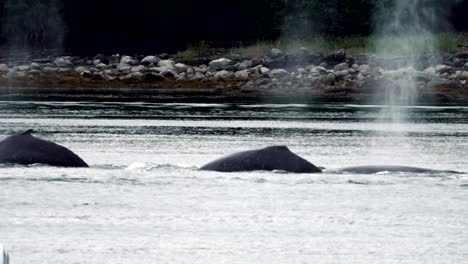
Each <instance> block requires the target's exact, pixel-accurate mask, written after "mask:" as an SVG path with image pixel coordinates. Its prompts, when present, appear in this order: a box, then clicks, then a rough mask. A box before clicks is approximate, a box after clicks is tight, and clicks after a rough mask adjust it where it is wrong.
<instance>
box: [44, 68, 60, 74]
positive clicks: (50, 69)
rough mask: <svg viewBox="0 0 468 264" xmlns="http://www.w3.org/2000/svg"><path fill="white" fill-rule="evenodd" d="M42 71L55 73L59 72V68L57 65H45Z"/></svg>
mask: <svg viewBox="0 0 468 264" xmlns="http://www.w3.org/2000/svg"><path fill="white" fill-rule="evenodd" d="M42 71H43V72H45V73H54V72H57V71H58V69H57V68H55V67H44V68H43V69H42Z"/></svg>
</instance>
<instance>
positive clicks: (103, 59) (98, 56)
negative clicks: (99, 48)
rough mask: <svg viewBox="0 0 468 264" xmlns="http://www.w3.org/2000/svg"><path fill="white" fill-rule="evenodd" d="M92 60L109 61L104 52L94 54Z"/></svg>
mask: <svg viewBox="0 0 468 264" xmlns="http://www.w3.org/2000/svg"><path fill="white" fill-rule="evenodd" d="M93 60H94V61H97V60H99V61H100V62H101V63H105V64H107V63H109V58H108V57H107V56H106V55H104V54H97V55H96V56H94V58H93ZM98 64H99V63H98Z"/></svg>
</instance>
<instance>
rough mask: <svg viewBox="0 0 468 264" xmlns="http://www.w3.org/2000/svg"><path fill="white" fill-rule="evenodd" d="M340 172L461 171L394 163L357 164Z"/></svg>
mask: <svg viewBox="0 0 468 264" xmlns="http://www.w3.org/2000/svg"><path fill="white" fill-rule="evenodd" d="M338 172H343V173H358V174H375V173H379V172H408V173H460V172H457V171H450V170H447V171H445V170H431V169H426V168H418V167H410V166H394V165H369V166H356V167H347V168H343V169H339V170H338Z"/></svg>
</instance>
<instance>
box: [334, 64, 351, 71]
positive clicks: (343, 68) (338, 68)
mask: <svg viewBox="0 0 468 264" xmlns="http://www.w3.org/2000/svg"><path fill="white" fill-rule="evenodd" d="M333 70H334V71H346V70H349V64H348V63H346V62H343V63H340V64H337V65H335V67H333Z"/></svg>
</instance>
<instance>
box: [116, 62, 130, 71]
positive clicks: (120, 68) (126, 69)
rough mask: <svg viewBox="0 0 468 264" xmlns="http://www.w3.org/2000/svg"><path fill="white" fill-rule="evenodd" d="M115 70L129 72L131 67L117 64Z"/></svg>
mask: <svg viewBox="0 0 468 264" xmlns="http://www.w3.org/2000/svg"><path fill="white" fill-rule="evenodd" d="M117 69H118V70H119V71H121V72H129V71H130V70H131V69H132V66H131V65H130V64H126V63H119V64H117Z"/></svg>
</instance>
